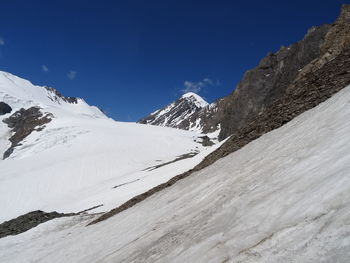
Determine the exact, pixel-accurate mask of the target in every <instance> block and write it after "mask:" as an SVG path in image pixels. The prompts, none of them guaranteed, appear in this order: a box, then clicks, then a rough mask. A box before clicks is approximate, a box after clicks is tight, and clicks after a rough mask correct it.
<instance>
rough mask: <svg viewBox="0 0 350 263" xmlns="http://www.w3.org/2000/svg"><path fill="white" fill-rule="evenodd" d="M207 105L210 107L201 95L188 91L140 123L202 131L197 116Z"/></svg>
mask: <svg viewBox="0 0 350 263" xmlns="http://www.w3.org/2000/svg"><path fill="white" fill-rule="evenodd" d="M206 107H209V103H208V102H206V101H205V100H204V99H203V98H202V97H200V96H199V95H197V94H195V93H193V92H188V93H186V94H184V95H182V96H181V98H179V99H178V100H176V101H174V102H172V103H170V104H169V105H167V106H165V107H164V108H162V109H159V110H156V111H155V112H153V113H151V114H150V115H149V116H147V117H145V118H143V119H141V120H139V121H138V123H142V124H150V125H156V126H162V127H172V128H179V129H183V130H190V131H199V132H201V126H200V119H199V118H196V116H197V114H198V112H199V111H201V110H202V109H204V108H206ZM194 117H195V118H194Z"/></svg>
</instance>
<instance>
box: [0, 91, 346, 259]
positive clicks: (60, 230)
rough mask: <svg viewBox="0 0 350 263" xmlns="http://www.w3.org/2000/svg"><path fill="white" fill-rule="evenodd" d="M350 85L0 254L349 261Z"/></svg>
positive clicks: (3, 242)
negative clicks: (135, 195)
mask: <svg viewBox="0 0 350 263" xmlns="http://www.w3.org/2000/svg"><path fill="white" fill-rule="evenodd" d="M349 116H350V87H347V88H345V89H343V90H342V91H340V92H339V93H338V94H336V95H334V96H333V97H332V98H331V99H329V100H327V101H326V102H324V103H322V104H320V105H319V106H317V107H316V108H314V109H312V110H310V111H308V112H305V113H303V114H301V115H300V116H298V117H297V118H295V119H294V120H292V121H291V122H289V123H287V124H286V125H284V126H283V127H281V128H279V129H277V130H274V131H272V132H270V133H267V134H265V135H263V136H262V137H260V138H259V139H257V140H255V141H253V142H252V143H250V144H248V145H247V146H245V147H244V148H242V149H241V150H239V151H237V152H234V153H232V154H230V155H228V156H227V157H225V158H223V159H220V160H219V161H217V162H216V163H214V164H213V165H211V166H209V167H207V168H205V169H203V170H201V171H199V172H196V173H194V174H193V175H191V176H189V177H187V178H185V179H183V180H181V181H179V182H178V183H176V184H175V185H174V186H172V187H170V188H168V189H166V190H163V191H161V192H159V193H157V194H155V195H153V196H152V197H151V198H149V199H146V200H145V201H143V202H141V203H139V204H138V205H136V206H134V207H132V208H130V209H128V210H126V211H124V212H122V213H120V214H118V215H116V216H114V217H112V218H109V219H108V220H106V221H103V222H100V223H98V224H96V225H92V226H88V227H86V224H87V223H88V222H90V221H91V220H92V218H91V217H92V216H80V217H79V216H76V217H73V218H61V219H55V220H53V221H50V222H47V223H45V224H42V225H39V226H38V227H36V228H35V229H32V230H30V231H28V232H26V233H23V234H20V235H18V236H11V237H10V236H9V237H6V238H3V239H0V251H1V253H0V254H1V255H0V261H2V262H28V261H29V260H31V261H32V262H48V261H49V262H269V263H270V262H276V263H277V262H278V263H280V262H344V263H345V262H349V259H350V202H349V200H350V177H349V173H350V165H349V164H350V141H349V136H348V135H349V134H350V122H349Z"/></svg>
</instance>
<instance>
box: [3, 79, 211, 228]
mask: <svg viewBox="0 0 350 263" xmlns="http://www.w3.org/2000/svg"><path fill="white" fill-rule="evenodd" d="M54 96H55V94H54V93H52V92H51V91H50V90H48V89H46V88H44V87H39V86H34V85H32V84H31V83H30V82H29V81H26V80H23V79H21V78H18V77H16V76H14V75H11V74H9V73H5V72H0V101H5V102H6V103H8V104H9V105H10V106H11V107H12V108H13V111H12V113H13V112H14V111H15V110H17V109H19V108H21V107H24V108H28V107H31V106H40V107H41V108H42V110H43V111H44V112H50V113H53V115H54V118H53V119H52V121H51V122H50V123H48V124H47V125H46V127H45V129H43V130H42V131H40V132H37V131H34V132H32V133H31V134H30V135H29V136H28V137H27V138H25V140H24V141H23V142H22V145H21V146H18V147H16V148H15V150H14V152H13V154H12V155H11V156H10V157H9V158H8V159H6V160H0V171H1V173H0V207H1V213H0V222H3V221H5V220H9V219H12V218H15V217H17V216H19V215H22V214H24V213H27V212H30V211H33V210H38V209H40V210H44V211H53V210H55V211H58V212H78V211H82V210H85V209H89V208H91V207H94V206H98V205H103V206H102V207H99V208H98V209H95V210H93V212H98V211H108V210H110V209H111V208H114V207H115V206H118V205H120V204H122V203H124V202H125V201H127V200H129V199H130V198H132V197H134V196H135V195H138V194H140V193H142V192H144V191H147V190H148V189H150V188H152V187H154V186H156V185H158V184H160V183H163V182H165V181H167V180H169V179H170V178H171V177H173V176H175V175H177V174H179V173H182V172H184V171H186V170H188V169H190V168H192V167H193V166H194V165H196V164H197V163H199V162H200V161H201V160H202V159H203V158H204V156H205V155H206V154H207V153H209V152H210V151H212V150H214V149H215V147H211V148H209V147H203V146H202V145H201V144H200V143H198V142H199V141H200V139H199V138H198V136H199V135H198V134H197V133H194V132H188V131H182V130H176V129H170V128H162V127H153V126H146V125H140V124H135V123H122V122H116V121H114V120H111V119H109V118H107V117H106V116H105V115H104V114H102V113H101V112H100V111H99V110H98V109H97V108H96V107H92V106H89V105H88V104H86V103H85V102H84V101H83V100H82V99H78V100H77V103H68V102H66V101H65V99H64V97H62V98H61V97H57V96H56V97H54ZM12 113H9V114H6V115H3V116H0V122H1V120H2V119H4V118H6V117H8V116H9V115H11V114H12ZM0 136H1V137H0V138H1V139H0V150H1V152H0V154H2V153H3V152H4V151H5V149H6V148H8V146H9V142H8V138H9V137H10V133H9V129H8V127H7V126H6V125H5V124H3V123H2V122H1V124H0ZM193 152H196V153H198V155H196V156H195V157H193V158H189V159H184V160H181V161H178V162H174V163H171V164H169V165H166V166H163V167H160V168H158V169H154V170H151V171H149V170H145V169H147V168H149V167H152V166H155V165H159V164H162V163H165V162H169V161H172V160H174V159H176V158H177V157H178V156H180V155H182V154H187V153H193Z"/></svg>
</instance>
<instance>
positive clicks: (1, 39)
mask: <svg viewBox="0 0 350 263" xmlns="http://www.w3.org/2000/svg"><path fill="white" fill-rule="evenodd" d="M3 45H5V39H4V38H2V37H0V46H3Z"/></svg>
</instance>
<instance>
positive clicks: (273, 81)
mask: <svg viewBox="0 0 350 263" xmlns="http://www.w3.org/2000/svg"><path fill="white" fill-rule="evenodd" d="M329 29H330V26H329V25H323V26H320V27H313V28H312V29H311V30H309V31H308V33H307V34H306V36H305V37H304V39H303V40H301V41H299V42H297V43H295V44H293V45H291V46H289V47H282V48H281V49H280V50H279V51H278V52H277V53H269V54H268V55H267V56H266V57H265V58H263V59H262V60H261V61H260V63H259V65H258V66H257V67H256V68H255V69H252V70H249V71H247V72H246V73H245V74H244V77H243V79H242V80H241V81H240V83H239V84H238V85H237V88H236V90H235V91H234V92H233V93H232V94H230V95H229V96H228V97H225V98H224V103H223V108H221V109H219V111H223V113H221V116H222V118H221V119H220V123H221V132H220V135H219V139H224V138H226V137H228V136H230V135H234V134H236V133H237V131H238V130H239V129H240V128H242V127H244V126H245V125H247V124H248V123H249V121H250V119H252V118H254V116H256V115H257V114H258V113H259V112H260V111H261V110H263V109H264V108H266V107H268V105H269V104H270V103H271V102H273V101H274V100H275V99H278V98H280V97H281V96H283V95H284V94H285V92H286V89H287V87H288V86H289V85H290V84H291V83H292V82H293V81H294V80H295V79H296V78H297V77H298V75H299V73H300V71H301V70H302V69H303V68H304V67H305V66H306V65H308V64H309V63H310V62H312V61H313V60H314V59H316V58H318V57H319V56H320V54H321V46H322V44H323V43H324V39H325V36H326V34H327V32H328V30H329Z"/></svg>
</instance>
